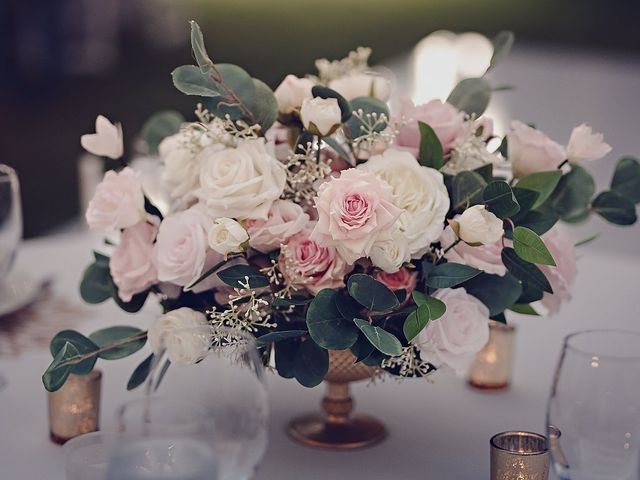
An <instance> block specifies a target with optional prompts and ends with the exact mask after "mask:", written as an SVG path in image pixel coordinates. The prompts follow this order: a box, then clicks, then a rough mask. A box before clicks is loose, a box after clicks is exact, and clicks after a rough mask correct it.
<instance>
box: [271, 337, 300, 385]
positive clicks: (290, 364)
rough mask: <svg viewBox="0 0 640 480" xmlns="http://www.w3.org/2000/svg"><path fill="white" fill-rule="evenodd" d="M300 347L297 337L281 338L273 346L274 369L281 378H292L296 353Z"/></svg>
mask: <svg viewBox="0 0 640 480" xmlns="http://www.w3.org/2000/svg"><path fill="white" fill-rule="evenodd" d="M299 348H300V342H299V341H298V339H295V338H290V339H287V340H282V341H281V342H278V343H276V344H275V346H274V350H275V354H274V356H275V361H276V370H277V371H278V375H280V376H281V377H282V378H293V377H294V375H295V373H294V371H295V366H296V355H297V353H298V349H299Z"/></svg>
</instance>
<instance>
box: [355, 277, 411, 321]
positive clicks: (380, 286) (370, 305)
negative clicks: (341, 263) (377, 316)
mask: <svg viewBox="0 0 640 480" xmlns="http://www.w3.org/2000/svg"><path fill="white" fill-rule="evenodd" d="M347 290H348V292H349V295H351V296H352V297H353V298H354V299H355V300H357V301H358V303H360V305H362V306H363V307H365V308H367V309H369V310H371V311H372V312H384V311H387V310H391V309H394V308H396V307H397V306H399V305H400V302H398V298H397V297H396V296H395V294H394V293H393V292H392V291H391V290H390V289H389V287H387V286H386V285H385V284H384V283H382V282H379V281H377V280H375V279H374V278H373V277H372V276H370V275H365V274H363V273H356V274H354V275H351V276H350V277H349V280H348V281H347Z"/></svg>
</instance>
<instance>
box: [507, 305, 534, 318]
mask: <svg viewBox="0 0 640 480" xmlns="http://www.w3.org/2000/svg"><path fill="white" fill-rule="evenodd" d="M509 310H511V311H512V312H516V313H520V314H522V315H537V316H539V315H540V314H539V313H538V312H536V311H535V309H534V308H533V307H532V306H531V305H529V304H527V303H524V304H522V303H515V304H513V305H511V307H509Z"/></svg>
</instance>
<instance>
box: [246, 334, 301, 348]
mask: <svg viewBox="0 0 640 480" xmlns="http://www.w3.org/2000/svg"><path fill="white" fill-rule="evenodd" d="M307 333H308V332H307V331H306V330H282V331H280V332H270V333H267V334H266V335H262V336H261V337H258V338H257V339H256V346H257V347H258V348H260V347H266V346H267V345H269V344H271V343H275V342H279V341H281V340H286V339H288V338H297V337H301V336H302V335H306V334H307Z"/></svg>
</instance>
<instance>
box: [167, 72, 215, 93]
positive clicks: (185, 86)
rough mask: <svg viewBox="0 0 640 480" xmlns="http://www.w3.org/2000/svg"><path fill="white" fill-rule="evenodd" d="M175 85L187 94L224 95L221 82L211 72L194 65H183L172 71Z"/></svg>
mask: <svg viewBox="0 0 640 480" xmlns="http://www.w3.org/2000/svg"><path fill="white" fill-rule="evenodd" d="M171 78H172V80H173V85H174V86H175V87H176V88H177V89H178V90H180V91H181V92H182V93H184V94H185V95H198V96H201V97H217V96H219V95H222V90H221V87H220V84H218V83H217V82H215V81H214V80H213V79H212V78H211V75H210V74H209V73H202V72H201V71H200V69H199V68H198V67H195V66H193V65H182V66H180V67H178V68H176V69H175V70H174V71H173V72H171Z"/></svg>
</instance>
